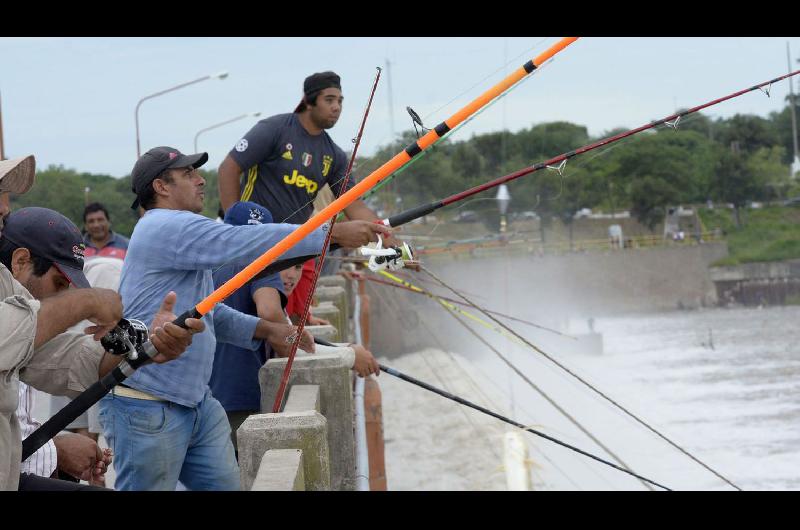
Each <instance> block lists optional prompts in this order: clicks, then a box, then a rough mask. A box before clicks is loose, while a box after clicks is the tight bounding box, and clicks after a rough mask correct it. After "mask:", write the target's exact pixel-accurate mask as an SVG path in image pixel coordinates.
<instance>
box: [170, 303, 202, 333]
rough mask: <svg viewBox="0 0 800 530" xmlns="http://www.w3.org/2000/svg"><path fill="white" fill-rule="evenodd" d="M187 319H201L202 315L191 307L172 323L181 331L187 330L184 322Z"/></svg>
mask: <svg viewBox="0 0 800 530" xmlns="http://www.w3.org/2000/svg"><path fill="white" fill-rule="evenodd" d="M189 318H203V315H201V314H200V311H198V310H197V308H196V307H193V308H191V309H187V310H186V311H184V312H183V313H181V314H180V315H178V318H176V319H175V320H173V321H172V323H173V324H175V325H176V326H180V327H182V328H183V329H188V328H187V327H186V320H187V319H189Z"/></svg>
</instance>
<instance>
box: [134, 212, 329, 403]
mask: <svg viewBox="0 0 800 530" xmlns="http://www.w3.org/2000/svg"><path fill="white" fill-rule="evenodd" d="M296 228H297V225H292V224H282V223H268V224H262V225H245V226H233V225H228V224H223V223H217V222H214V221H212V220H211V219H208V218H207V217H203V216H201V215H197V214H194V213H191V212H187V211H183V210H165V209H154V210H148V211H147V212H146V213H145V215H144V217H142V219H140V220H139V222H138V223H137V224H136V227H135V228H134V231H133V234H132V235H131V240H130V244H129V245H128V253H127V255H126V256H125V262H124V264H123V266H122V276H121V278H120V288H119V292H120V295H121V296H122V304H123V306H124V315H125V318H135V319H138V320H141V321H143V322H144V323H145V324H147V325H148V326H149V325H150V323H151V321H152V319H153V316H154V315H155V314H156V312H157V311H158V309H159V307H160V306H161V302H162V301H163V300H164V296H166V294H167V293H168V292H169V291H175V292H176V293H177V295H178V299H177V303H176V305H175V311H174V312H175V314H177V315H179V314H181V313H183V312H184V311H185V310H187V309H191V308H192V307H194V306H195V305H196V304H197V303H198V302H199V301H200V300H202V299H204V298H205V297H206V296H208V295H209V294H211V293H212V292H213V291H214V281H213V278H212V271H213V270H214V269H215V268H218V267H221V266H222V265H224V264H227V263H236V264H240V265H246V264H248V263H250V262H251V261H253V260H254V259H256V258H257V257H258V256H260V255H261V254H263V253H264V252H266V251H267V250H268V249H269V248H271V247H272V246H274V245H275V244H276V243H277V242H278V241H280V240H282V239H283V238H284V237H286V236H287V235H289V234H290V233H291V232H293V231H294V230H295V229H296ZM324 240H325V233H324V231H323V230H322V229H317V230H315V231H314V232H312V233H311V234H310V235H309V236H308V237H306V238H305V239H303V240H302V241H301V242H300V243H298V244H297V245H295V246H294V247H293V248H292V249H290V250H289V251H287V252H286V253H285V254H283V255H282V256H281V258H282V259H286V258H292V257H295V256H302V255H308V254H315V253H319V252H320V250H321V249H322V244H323V243H324ZM203 320H204V321H205V325H206V329H205V331H203V333H198V334H196V335H194V337H192V344H191V345H190V346H189V348H187V349H186V351H185V352H184V353H183V354H182V355H181V356H180V357H179V358H178V359H176V360H174V361H171V362H168V363H164V364H149V365H146V366H143V367H142V368H139V369H138V370H137V371H136V372H135V373H134V374H133V375H132V376H131V377H129V378H128V379H127V380H126V381H125V384H126V385H128V386H130V387H132V388H136V389H138V390H141V391H143V392H147V393H149V394H152V395H154V396H157V397H160V398H163V399H166V400H169V401H172V402H175V403H178V404H180V405H184V406H187V407H194V406H196V405H197V404H198V403H199V402H200V401H201V400H202V398H203V395H204V394H205V392H206V389H207V388H208V381H209V378H210V377H211V369H212V366H213V360H214V350H215V349H216V344H217V341H220V342H228V343H231V344H235V345H237V346H240V347H242V348H247V349H255V348H258V347H259V345H260V341H258V340H253V334H254V333H255V329H256V324H257V323H258V320H259V319H258V317H255V316H251V315H246V314H244V313H241V312H239V311H236V310H234V309H232V308H230V307H228V306H226V305H225V304H217V305H216V307H215V308H214V309H213V310H211V311H210V312H209V313H208V314H207V315H206V316H205V317H204V319H203Z"/></svg>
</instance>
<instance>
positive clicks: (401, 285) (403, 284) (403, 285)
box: [360, 271, 577, 340]
mask: <svg viewBox="0 0 800 530" xmlns="http://www.w3.org/2000/svg"><path fill="white" fill-rule="evenodd" d="M380 272H381V273H384V272H385V271H380ZM385 276H387V277H389V278H391V277H392V275H390V274H388V273H387V274H385ZM360 277H361V278H364V279H365V280H367V281H370V282H374V283H379V284H381V285H388V286H389V287H394V288H397V289H403V290H405V291H410V292H412V293H416V294H421V295H424V296H427V297H428V298H431V299H433V300H435V301H437V302H438V301H440V300H441V301H445V302H450V303H451V304H458V305H462V306H465V305H468V304H467V303H465V302H461V301H460V300H455V299H453V298H448V297H446V296H441V295H438V294H433V293H432V292H430V291H426V290H425V289H423V288H421V287H417V286H416V285H413V284H411V283H409V282H407V281H405V280H403V279H401V278H397V277H395V278H392V279H393V280H394V281H395V282H396V283H392V282H387V281H386V280H381V279H378V278H371V277H369V276H367V275H362V276H360ZM442 307H445V308H446V309H450V310H451V311H452V310H456V311H458V312H459V313H462V311H460V310H458V308H452V309H451V308H449V307H447V306H446V305H443V306H442ZM481 311H484V312H485V313H492V314H493V315H497V316H500V317H503V318H507V319H509V320H515V321H517V322H521V323H522V324H527V325H528V326H532V327H534V328H538V329H541V330H544V331H549V332H550V333H555V334H556V335H560V336H562V337H565V338H568V339H572V340H577V339H576V338H575V337H573V336H571V335H567V334H565V333H561V332H560V331H558V330H555V329H551V328H548V327H545V326H541V325H539V324H535V323H533V322H529V321H527V320H523V319H521V318H516V317H512V316H510V315H505V314H503V313H500V312H498V311H492V310H491V309H486V308H481ZM463 313H466V311H463ZM467 315H469V316H470V317H473V318H477V317H475V316H474V315H471V314H469V313H467ZM492 329H494V328H492Z"/></svg>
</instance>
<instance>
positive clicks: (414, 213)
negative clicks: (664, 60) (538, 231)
mask: <svg viewBox="0 0 800 530" xmlns="http://www.w3.org/2000/svg"><path fill="white" fill-rule="evenodd" d="M798 73H800V70H795V71H794V72H791V73H788V74H786V75H782V76H780V77H776V78H775V79H772V80H770V81H764V82H763V83H759V84H757V85H754V86H752V87H750V88H745V89H743V90H740V91H738V92H734V93H733V94H729V95H727V96H725V97H721V98H718V99H715V100H713V101H709V102H708V103H704V104H702V105H698V106H697V107H693V108H691V109H688V110H684V111H682V112H678V113H676V114H671V115H669V116H667V117H666V118H662V119H660V120H656V121H653V122H650V123H648V124H646V125H642V126H641V127H637V128H635V129H630V130H629V131H625V132H623V133H620V134H617V135H614V136H610V137H608V138H604V139H602V140H598V141H597V142H593V143H591V144H588V145H585V146H583V147H579V148H578V149H575V150H573V151H569V152H567V153H563V154H560V155H558V156H556V157H553V158H551V159H550V160H547V161H545V162H540V163H538V164H534V165H533V166H529V167H526V168H524V169H521V170H519V171H516V172H514V173H511V174H508V175H505V176H503V177H498V178H496V179H494V180H491V181H489V182H486V183H484V184H480V185H478V186H474V187H472V188H469V189H468V190H465V191H462V192H459V193H456V194H454V195H451V196H449V197H447V198H445V199H441V200H439V201H434V202H431V203H429V204H424V205H422V206H417V207H415V208H410V209H408V210H406V211H404V212H401V213H399V214H397V215H393V216H391V217H388V218H386V219H384V220H383V224H384V225H385V226H388V227H398V226H401V225H404V224H406V223H408V222H410V221H413V220H414V219H418V218H420V217H422V216H424V215H428V214H430V213H432V212H434V211H436V210H438V209H439V208H443V207H445V206H448V205H450V204H453V203H454V202H458V201H461V200H463V199H466V198H467V197H471V196H473V195H476V194H478V193H481V192H483V191H486V190H488V189H491V188H494V187H497V186H499V185H500V184H505V183H506V182H509V181H512V180H514V179H517V178H519V177H522V176H524V175H528V174H530V173H533V172H536V171H539V170H542V169H547V168H549V169H554V170H556V171H558V172H559V173H561V171H562V170H563V167H564V166H563V164H565V163H566V161H567V160H569V159H570V158H572V157H575V156H577V155H580V154H583V153H587V152H589V151H592V150H594V149H597V148H599V147H603V146H605V145H609V144H612V143H614V142H617V141H619V140H622V139H623V138H627V137H629V136H633V135H634V134H638V133H640V132H642V131H646V130H648V129H652V128H654V127H657V126H659V125H663V124H666V125H668V126H669V127H672V128H674V129H677V127H678V123H679V122H680V120H681V118H682V117H684V116H687V115H689V114H693V113H695V112H698V111H700V110H703V109H705V108H708V107H711V106H713V105H717V104H719V103H722V102H723V101H727V100H729V99H733V98H736V97H739V96H741V95H743V94H747V93H749V92H752V91H754V90H760V89H762V88H763V87H765V86H769V85H772V84H773V83H777V82H778V81H782V80H784V79H788V78H790V77H792V76H794V75H797V74H798Z"/></svg>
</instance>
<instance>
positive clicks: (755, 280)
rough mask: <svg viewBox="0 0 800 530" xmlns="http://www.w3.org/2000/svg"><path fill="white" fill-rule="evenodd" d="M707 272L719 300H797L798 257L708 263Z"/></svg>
mask: <svg viewBox="0 0 800 530" xmlns="http://www.w3.org/2000/svg"><path fill="white" fill-rule="evenodd" d="M710 274H711V279H712V280H713V281H714V285H715V287H716V291H717V298H718V300H719V301H720V303H721V304H743V305H747V306H758V305H785V304H796V303H800V260H786V261H775V262H769V263H744V264H742V265H735V266H728V267H712V268H711V269H710Z"/></svg>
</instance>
